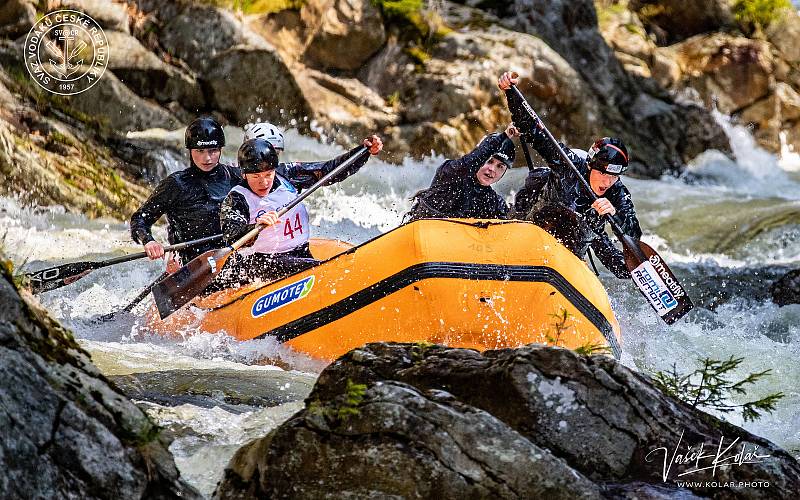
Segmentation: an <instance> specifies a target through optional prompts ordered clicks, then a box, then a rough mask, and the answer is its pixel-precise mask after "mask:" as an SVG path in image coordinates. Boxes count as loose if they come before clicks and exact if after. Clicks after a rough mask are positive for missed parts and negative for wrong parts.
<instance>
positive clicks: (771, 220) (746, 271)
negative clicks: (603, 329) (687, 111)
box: [0, 117, 800, 494]
mask: <svg viewBox="0 0 800 500" xmlns="http://www.w3.org/2000/svg"><path fill="white" fill-rule="evenodd" d="M719 119H720V120H722V121H723V122H724V119H723V118H721V117H720V118H719ZM724 125H725V126H726V128H727V130H728V132H729V134H730V135H731V138H732V141H731V142H732V144H733V145H734V153H735V157H736V159H735V161H734V160H730V159H728V158H726V157H725V156H724V155H721V154H720V153H717V152H714V151H708V152H706V153H704V154H703V155H701V156H700V157H699V158H697V159H696V160H695V161H694V162H693V163H692V165H691V166H690V168H689V169H688V171H687V172H686V174H685V175H684V176H682V177H681V178H678V179H675V178H670V179H662V180H659V181H652V180H648V181H644V180H636V179H626V180H625V182H626V185H628V186H629V188H630V190H631V192H632V194H633V199H634V201H635V203H636V207H637V209H638V212H639V215H640V219H641V223H642V228H643V229H644V232H645V236H644V237H643V240H644V241H646V242H647V243H649V244H650V245H651V246H653V247H654V248H655V249H656V250H657V251H658V252H659V253H660V254H661V255H662V257H664V259H665V260H666V261H667V262H669V264H670V266H671V267H672V269H673V271H675V272H676V274H677V275H678V276H679V278H680V279H681V280H682V282H683V283H684V285H686V286H687V287H688V289H689V293H690V295H691V296H692V297H693V298H694V300H695V303H696V304H697V305H698V307H697V308H696V309H695V310H694V311H692V312H691V313H690V314H689V315H688V316H687V317H686V318H685V319H684V320H681V321H680V322H679V323H677V324H675V325H672V326H667V325H665V324H663V323H662V322H661V321H660V320H659V319H658V318H657V317H656V316H655V315H654V313H653V312H652V311H651V310H650V308H649V306H648V305H647V304H646V303H645V302H644V301H643V300H642V298H641V296H640V295H639V293H638V292H637V291H636V289H635V288H634V287H633V285H632V283H631V282H630V281H627V280H617V279H615V278H614V277H613V276H611V275H610V274H609V273H607V272H606V271H605V270H604V269H601V280H602V281H603V282H604V284H605V285H606V286H607V288H608V292H609V296H610V298H611V301H612V305H613V307H614V309H615V311H616V313H617V315H618V319H619V321H620V324H621V326H622V331H623V337H624V350H625V352H624V355H623V362H624V363H625V364H626V365H628V366H629V367H632V368H634V369H637V370H640V371H648V372H649V371H653V370H665V369H669V368H672V366H673V364H674V365H675V366H676V367H677V369H678V370H679V371H689V370H690V369H692V368H694V367H695V366H696V360H697V359H698V358H703V357H712V358H715V359H726V358H728V357H730V356H735V357H743V358H744V362H743V363H742V365H741V366H740V369H739V370H738V372H737V375H739V376H743V375H745V374H746V373H750V372H754V371H762V370H767V369H770V370H772V372H771V374H770V375H769V376H767V377H766V378H765V379H764V380H763V381H761V382H759V383H758V384H756V385H755V386H754V387H753V388H752V389H751V390H750V393H749V395H748V397H749V398H751V399H752V398H755V397H760V396H763V395H766V394H768V393H771V392H777V391H781V392H783V393H784V394H785V395H786V396H785V398H784V399H783V400H782V401H781V402H780V403H779V405H778V408H777V411H775V412H774V413H773V414H771V415H767V416H765V417H763V418H762V419H760V420H758V421H756V422H749V423H744V422H742V421H741V419H740V418H739V417H738V416H737V415H736V414H730V415H727V416H726V417H725V418H727V419H728V420H730V421H732V422H733V423H735V424H738V425H743V426H744V427H745V428H747V429H748V430H750V431H752V432H754V433H756V434H759V435H761V436H764V437H766V438H768V439H770V440H772V441H774V442H776V443H778V444H779V445H781V446H783V447H784V448H787V449H788V450H790V451H791V452H792V453H793V454H795V455H796V456H797V455H800V363H798V362H797V359H798V357H800V305H792V306H787V307H783V308H779V307H777V306H775V305H774V304H772V302H771V301H770V300H769V294H768V285H769V283H770V282H772V281H773V280H774V279H775V278H776V277H777V276H780V275H781V273H783V272H785V271H786V270H788V269H791V268H798V267H800V237H799V236H800V172H798V166H800V161H798V157H797V156H796V155H793V154H792V153H791V152H789V151H785V152H784V153H785V154H784V155H783V159H782V160H781V161H778V159H777V158H776V157H775V156H773V155H770V154H768V153H766V152H764V151H763V150H760V149H758V148H757V147H756V146H755V145H754V143H753V141H752V138H751V137H750V136H749V134H748V133H747V131H746V130H744V129H742V128H737V127H731V126H729V125H727V124H726V123H724ZM151 134H155V135H158V136H161V137H173V138H175V137H179V136H181V135H182V133H181V132H171V133H165V132H163V131H156V132H151ZM144 135H147V134H144ZM227 135H228V143H229V144H230V145H231V147H229V148H228V149H226V151H225V152H224V155H223V159H228V160H230V159H232V158H233V157H234V155H235V146H236V145H238V144H240V143H241V133H240V132H238V131H236V130H228V131H227ZM390 147H391V145H387V148H390ZM341 152H342V150H341V149H340V148H338V147H336V146H331V145H326V144H322V143H320V142H318V141H317V140H314V139H310V138H307V137H302V136H300V135H298V134H297V133H294V132H293V131H289V132H288V133H287V151H286V153H284V156H285V157H287V158H288V159H292V160H311V159H324V158H330V157H333V156H334V155H336V154H339V153H341ZM442 160H443V158H441V157H436V156H433V157H431V158H428V159H426V160H424V161H421V162H416V161H410V160H408V161H406V163H405V164H403V165H402V166H399V167H398V166H394V165H389V164H386V163H383V162H381V161H380V160H377V159H375V158H373V159H371V160H370V161H369V163H368V164H367V166H365V167H364V168H363V169H362V170H361V171H360V172H359V173H358V174H357V175H355V176H353V177H351V178H350V179H348V180H347V181H345V182H343V183H340V184H338V185H335V186H331V187H328V188H325V189H324V190H323V191H322V192H320V193H317V194H316V195H313V196H312V197H311V198H310V199H309V203H308V205H309V207H310V213H311V217H312V226H313V229H314V231H315V234H316V235H317V236H331V237H337V238H340V239H344V240H347V241H350V242H352V243H359V242H363V241H365V240H367V239H368V238H371V237H373V236H376V235H378V234H380V233H382V232H385V231H388V230H390V229H392V228H394V227H396V226H397V225H398V224H400V222H401V219H402V214H403V213H405V211H406V210H407V209H408V208H409V202H408V198H409V196H410V195H411V194H412V193H414V192H416V191H417V190H418V189H420V188H423V187H425V186H426V185H427V184H428V183H429V182H430V179H431V177H432V175H433V172H434V170H435V168H436V166H437V165H438V164H439V163H440V162H441V161H442ZM172 168H181V166H179V165H173V166H172ZM525 170H526V169H518V170H514V171H510V172H508V173H507V174H506V176H505V178H503V179H502V180H501V181H500V182H499V184H498V186H497V187H498V190H499V191H500V192H502V193H503V194H505V195H506V196H508V197H509V200H510V199H511V198H512V197H513V191H514V190H515V189H517V188H518V187H519V186H521V185H522V182H523V179H524V175H525ZM0 237H3V238H4V242H3V243H4V247H5V250H6V252H7V253H8V254H9V256H10V257H11V258H12V260H13V261H15V262H16V263H17V264H21V263H25V265H26V266H28V267H29V268H42V267H46V266H48V265H52V264H53V263H57V262H60V261H61V260H60V259H72V260H87V259H91V258H97V259H100V258H105V257H108V256H109V254H115V255H118V254H122V253H126V252H133V251H140V250H141V248H140V247H137V246H135V245H133V244H132V243H131V241H130V239H129V234H128V228H127V225H126V224H124V223H120V222H118V221H112V220H87V219H86V218H84V217H82V216H80V215H75V214H68V213H65V211H64V210H63V209H61V208H58V207H21V206H20V205H19V204H18V203H17V202H16V201H15V200H13V199H9V198H0ZM156 237H157V238H158V239H161V240H165V231H164V230H163V229H157V230H156ZM159 272H160V264H159V263H152V262H147V261H137V262H133V263H127V264H121V265H117V266H114V267H111V268H106V269H103V270H98V271H95V272H94V273H92V274H91V275H89V276H87V277H85V278H83V279H81V280H79V281H78V282H76V283H75V284H73V285H70V286H68V287H64V288H61V289H59V290H55V291H52V292H47V293H44V294H42V295H41V296H40V300H41V301H42V303H43V304H44V305H45V306H46V307H47V308H48V309H49V310H50V311H51V312H52V313H53V314H54V315H55V316H56V317H57V318H58V319H60V320H61V321H62V322H64V323H66V324H67V325H69V326H70V327H71V328H72V329H73V331H74V333H75V336H76V337H77V338H78V339H79V341H80V343H81V345H82V346H83V347H84V348H85V349H86V350H88V351H89V352H90V353H91V354H92V357H93V359H94V361H95V363H97V365H98V366H99V367H100V369H101V370H102V371H103V372H104V373H105V374H107V375H109V376H114V375H125V374H130V373H136V372H159V373H162V372H168V371H169V370H211V371H213V370H218V371H220V372H219V373H222V371H225V373H226V374H229V373H231V370H234V372H233V373H234V374H235V373H237V372H235V370H238V371H240V372H241V373H242V374H243V375H244V374H249V375H252V374H253V372H258V373H259V376H263V377H265V378H269V377H274V376H276V374H278V373H280V374H281V375H282V376H288V380H289V382H288V383H287V384H286V386H285V388H286V389H287V391H290V390H291V389H292V387H290V385H291V384H292V383H296V385H298V386H300V385H302V384H308V383H310V382H309V381H311V382H313V377H314V376H315V375H316V374H317V373H319V371H320V370H321V369H322V368H323V365H321V364H320V363H318V362H316V361H314V360H311V359H307V358H304V357H303V356H300V355H297V354H296V353H293V352H291V351H289V350H288V349H286V348H284V347H282V346H280V345H278V344H276V343H275V342H272V341H269V340H258V341H251V342H237V341H234V340H232V339H230V338H228V337H225V336H221V335H211V334H206V333H203V332H192V334H187V335H186V336H185V337H184V338H183V339H179V340H174V339H172V340H166V339H163V338H160V337H157V336H152V335H149V334H148V333H147V332H146V331H145V330H144V329H143V327H142V326H141V325H140V319H139V318H140V316H141V310H142V309H141V308H139V309H135V310H134V314H123V315H120V316H118V317H117V319H115V320H114V321H112V322H107V323H103V324H99V325H98V324H94V323H92V322H91V321H90V320H91V319H92V318H94V317H96V316H97V315H100V314H104V313H107V312H110V311H113V310H116V309H117V308H119V307H121V306H123V305H125V304H126V303H127V302H128V301H130V300H131V299H132V298H133V297H135V296H136V295H137V294H138V292H139V290H141V288H143V287H144V286H146V285H147V284H148V283H149V282H150V281H151V280H152V279H153V278H155V277H156V276H157V275H158V274H159ZM145 305H146V303H145ZM137 313H138V314H137ZM284 370H285V371H284ZM211 373H215V372H211ZM226 376H228V375H226ZM283 389H284V387H283V386H282V387H281V390H283ZM223 399H224V394H220V395H219V404H216V403H215V399H214V397H211V398H210V399H209V400H207V401H205V402H200V403H198V402H188V403H187V402H181V401H178V400H177V399H176V401H175V402H174V404H173V405H169V406H161V405H157V404H152V403H147V404H143V406H145V407H146V408H147V411H148V412H149V413H150V414H151V415H152V416H153V417H154V418H155V419H156V420H157V421H158V422H159V423H160V424H161V425H162V426H164V427H165V428H166V429H167V432H169V433H171V434H172V435H173V436H175V438H176V439H175V441H174V442H173V444H172V447H171V449H172V451H173V453H174V454H175V457H176V462H177V464H178V467H179V468H180V470H181V472H182V474H183V475H184V476H185V477H186V478H187V479H188V480H189V481H190V482H192V483H193V484H194V485H196V486H197V487H198V488H200V489H201V491H203V492H204V493H206V494H210V493H211V492H212V491H213V488H214V485H215V484H216V482H217V480H218V479H219V478H220V476H221V472H222V470H223V468H224V466H225V464H226V463H227V461H228V460H229V458H230V457H231V456H232V454H233V453H234V451H235V450H236V449H237V448H238V447H239V446H240V445H241V444H242V443H244V442H246V441H248V440H250V439H253V438H255V437H259V436H262V435H264V434H266V433H267V432H268V431H269V430H270V429H272V428H274V427H275V426H277V425H279V424H280V423H281V422H282V421H284V420H285V419H287V418H288V417H289V416H291V415H292V414H293V413H294V412H296V411H297V410H299V409H300V408H301V407H302V401H290V402H286V403H283V404H280V405H278V406H274V407H270V408H261V407H251V406H246V405H231V404H224V403H223ZM745 400H747V399H744V398H742V399H734V400H733V401H732V402H736V403H741V402H744V401H745ZM178 403H181V404H178Z"/></svg>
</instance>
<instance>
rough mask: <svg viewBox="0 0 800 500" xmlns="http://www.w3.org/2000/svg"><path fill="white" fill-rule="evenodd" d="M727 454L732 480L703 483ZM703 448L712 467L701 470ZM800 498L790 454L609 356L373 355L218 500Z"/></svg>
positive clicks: (290, 425) (328, 379)
mask: <svg viewBox="0 0 800 500" xmlns="http://www.w3.org/2000/svg"><path fill="white" fill-rule="evenodd" d="M723 441H724V443H723ZM720 444H722V446H723V449H725V447H727V446H728V445H730V446H731V447H730V448H727V449H725V451H724V452H722V455H723V456H720V457H719V460H721V461H723V462H724V463H725V464H727V465H726V466H724V467H718V468H716V469H713V470H712V468H708V469H704V467H706V466H709V465H711V461H712V460H713V459H714V457H715V455H714V453H713V451H714V450H716V449H717V446H718V445H720ZM701 446H704V449H705V450H706V451H705V452H704V453H705V454H706V456H704V457H701V458H697V457H696V455H692V452H697V451H698V450H700V447H701ZM709 450H711V451H709ZM673 452H674V453H679V454H680V458H678V459H676V458H675V455H673ZM737 453H739V454H740V455H741V454H745V455H746V457H747V458H745V459H744V460H739V459H735V458H734V455H735V454H737ZM745 455H741V456H742V457H745ZM690 456H693V457H694V458H689V457H690ZM695 459H696V460H695ZM744 462H747V463H744ZM698 468H700V469H702V470H699V471H696V472H692V471H693V469H698ZM684 479H685V481H684ZM688 481H692V482H693V483H692V484H687V483H688ZM798 488H800V464H798V462H797V461H796V460H795V459H794V458H792V457H791V455H789V454H788V453H786V452H785V451H783V450H781V449H780V448H778V447H777V446H775V445H774V444H772V443H770V442H769V441H766V440H764V439H762V438H759V437H757V436H754V435H752V434H750V433H748V432H746V431H744V430H743V429H741V428H739V427H736V426H734V425H731V424H728V423H727V422H725V421H722V420H719V419H717V418H714V417H712V416H710V415H708V414H706V413H703V412H701V411H699V410H697V409H695V408H692V407H690V406H689V405H686V404H684V403H682V402H680V401H677V400H675V399H672V398H670V397H667V396H665V395H664V394H663V393H661V392H660V391H659V390H657V389H656V388H655V387H654V386H653V384H652V382H651V381H650V379H649V378H648V377H646V376H643V375H641V374H638V373H635V372H632V371H630V370H628V369H627V368H625V367H623V366H622V365H620V364H619V363H617V362H616V361H614V360H613V359H611V358H609V357H606V356H592V357H582V356H578V355H577V354H575V353H573V352H571V351H568V350H565V349H559V348H549V347H542V346H528V347H524V348H521V349H514V350H499V351H487V352H484V353H478V352H475V351H471V350H466V349H449V348H444V347H440V346H433V345H426V344H417V345H397V344H370V345H367V346H365V347H363V348H361V349H356V350H353V351H351V352H350V353H348V354H347V355H345V356H343V357H342V358H340V359H339V360H337V361H335V362H334V363H332V364H331V365H330V366H329V367H328V368H326V369H325V371H323V372H322V374H321V375H320V377H319V379H318V380H317V384H316V386H315V387H314V390H313V391H312V393H311V395H310V396H309V397H308V399H307V400H306V407H305V409H303V410H302V411H300V412H299V413H297V414H296V415H294V416H293V417H292V418H290V419H289V420H288V421H287V422H286V423H284V424H283V425H282V426H281V427H279V428H277V429H275V430H274V431H272V432H271V433H269V434H268V435H267V436H265V437H264V438H262V439H258V440H255V441H253V442H251V443H249V444H248V445H246V446H244V447H242V449H240V450H239V451H238V452H237V454H236V455H235V456H234V458H233V459H232V460H231V463H230V465H229V468H228V469H227V470H226V475H225V478H224V480H223V481H222V482H221V483H220V484H219V486H218V487H217V491H216V492H215V498H219V499H227V498H240V499H241V498H331V497H332V495H333V496H336V497H338V498H341V497H345V496H347V497H353V498H365V497H375V496H380V497H393V498H565V499H566V498H648V499H656V498H659V499H664V498H753V499H755V498H758V499H762V498H775V499H779V498H789V497H791V496H793V495H794V493H793V492H796V491H797V490H798ZM333 492H335V493H333Z"/></svg>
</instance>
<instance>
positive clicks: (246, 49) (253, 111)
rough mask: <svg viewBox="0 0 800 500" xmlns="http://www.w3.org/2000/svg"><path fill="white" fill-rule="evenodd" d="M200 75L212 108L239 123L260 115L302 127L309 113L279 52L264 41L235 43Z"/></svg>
mask: <svg viewBox="0 0 800 500" xmlns="http://www.w3.org/2000/svg"><path fill="white" fill-rule="evenodd" d="M210 62H211V69H209V70H208V72H207V73H206V74H205V75H203V79H204V80H205V81H206V83H207V85H208V88H209V91H210V100H211V101H212V102H213V104H214V108H215V109H217V110H219V111H221V112H223V113H225V114H226V115H227V116H229V117H231V118H232V119H233V120H235V121H236V122H237V123H239V124H245V123H248V122H251V121H253V120H254V119H256V118H257V117H258V118H261V119H264V120H268V121H273V122H278V123H286V122H288V121H289V120H291V119H295V120H297V123H298V127H299V128H301V129H302V128H303V125H304V124H305V122H304V121H303V118H304V117H307V116H308V115H309V114H310V112H309V109H308V103H307V101H306V99H305V98H304V97H303V93H302V91H301V90H300V87H299V86H298V83H297V82H296V81H295V77H294V75H293V74H292V72H291V71H289V68H288V67H287V66H286V64H284V62H283V60H282V59H281V57H280V56H279V55H278V53H277V52H276V51H275V50H274V49H273V48H272V47H271V46H270V45H269V44H268V43H267V42H266V41H264V40H260V42H259V43H258V44H256V45H237V46H234V47H232V48H230V49H228V50H226V51H224V52H220V53H218V54H217V55H216V56H214V58H213V59H211V61H210Z"/></svg>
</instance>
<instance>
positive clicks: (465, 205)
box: [406, 133, 508, 220]
mask: <svg viewBox="0 0 800 500" xmlns="http://www.w3.org/2000/svg"><path fill="white" fill-rule="evenodd" d="M504 137H505V134H504V133H498V134H490V135H487V136H486V137H485V138H484V139H483V140H482V141H481V143H480V144H478V146H477V147H476V148H475V149H473V150H472V151H470V152H469V153H467V154H466V155H464V156H462V157H461V158H459V159H457V160H447V161H445V162H444V163H442V164H441V165H440V166H439V168H438V169H436V175H434V176H433V181H431V186H430V187H429V188H428V189H424V190H422V191H420V192H418V193H417V194H415V195H414V198H413V199H414V200H415V201H416V202H415V204H414V206H413V207H412V208H411V210H410V211H409V212H408V213H407V214H406V219H408V220H417V219H425V218H433V217H463V218H474V219H501V218H505V217H506V216H507V215H508V205H507V204H506V201H505V200H504V199H503V197H502V196H500V195H499V194H497V193H496V192H495V190H494V189H492V187H491V186H484V185H482V184H481V183H479V182H478V179H477V177H475V174H476V173H477V172H478V170H479V169H480V168H481V167H482V166H483V164H484V163H486V161H487V160H488V159H489V158H491V156H492V155H493V154H494V153H496V152H497V151H498V150H499V149H500V146H501V145H502V144H503V138H504Z"/></svg>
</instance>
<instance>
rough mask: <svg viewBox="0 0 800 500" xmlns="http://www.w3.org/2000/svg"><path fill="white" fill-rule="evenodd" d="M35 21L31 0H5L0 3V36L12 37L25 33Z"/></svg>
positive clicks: (34, 9)
mask: <svg viewBox="0 0 800 500" xmlns="http://www.w3.org/2000/svg"><path fill="white" fill-rule="evenodd" d="M35 23H36V5H35V2H34V1H33V0H5V1H4V2H3V4H2V5H0V36H2V37H6V38H12V39H13V38H17V37H20V36H23V35H26V34H27V33H28V31H30V29H31V28H32V27H33V25H34V24H35Z"/></svg>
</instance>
